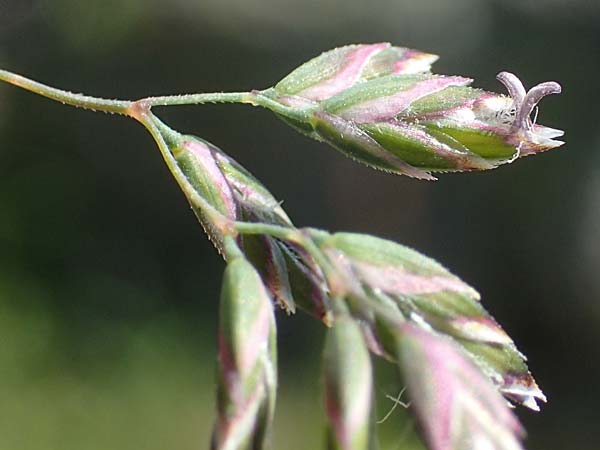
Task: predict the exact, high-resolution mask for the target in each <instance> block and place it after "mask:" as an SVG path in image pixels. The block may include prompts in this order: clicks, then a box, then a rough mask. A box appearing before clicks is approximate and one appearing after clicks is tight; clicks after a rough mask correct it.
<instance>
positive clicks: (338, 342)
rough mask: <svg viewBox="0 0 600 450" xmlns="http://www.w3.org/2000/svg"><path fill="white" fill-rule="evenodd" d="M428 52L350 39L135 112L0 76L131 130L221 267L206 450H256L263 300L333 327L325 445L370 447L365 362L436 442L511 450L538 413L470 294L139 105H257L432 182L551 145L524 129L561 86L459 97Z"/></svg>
mask: <svg viewBox="0 0 600 450" xmlns="http://www.w3.org/2000/svg"><path fill="white" fill-rule="evenodd" d="M436 59H437V57H436V56H433V55H430V54H426V53H421V52H419V51H415V50H410V49H406V48H400V47H393V46H391V45H389V44H372V45H351V46H346V47H341V48H338V49H334V50H331V51H329V52H326V53H324V54H322V55H321V56H319V57H317V58H315V59H313V60H311V61H309V62H307V63H306V64H304V65H302V66H300V67H299V68H297V69H296V70H294V71H293V72H292V73H291V74H289V75H288V76H287V77H285V78H284V79H283V80H282V81H281V82H279V83H278V84H277V85H276V86H274V87H273V88H269V89H266V90H263V91H253V92H252V93H246V94H243V95H239V96H236V94H231V97H226V96H227V94H222V95H221V94H215V95H214V96H212V97H211V96H210V94H206V95H204V96H203V94H198V95H196V96H194V95H190V96H183V97H178V98H175V97H165V98H163V99H158V98H149V99H144V100H140V101H138V102H125V101H109V100H102V99H94V98H92V97H86V96H81V95H77V94H69V93H64V91H59V90H56V89H54V88H49V87H46V86H43V85H40V84H39V83H36V82H32V81H31V80H27V79H25V78H23V77H20V76H17V75H14V74H10V73H8V72H5V71H0V75H1V78H2V79H3V80H4V81H8V82H11V83H13V84H16V85H19V86H21V87H24V88H26V89H29V90H32V91H34V92H38V93H41V94H42V95H45V96H47V97H50V98H53V99H55V100H56V99H58V100H61V101H67V102H70V103H71V104H73V105H76V106H83V107H87V108H98V109H101V110H104V111H108V112H117V113H120V114H124V115H129V116H131V117H134V118H136V119H137V120H139V121H140V122H141V123H142V124H144V126H146V128H147V129H148V130H149V131H150V132H151V134H152V135H153V137H154V139H155V140H156V142H157V143H158V145H159V148H160V150H161V152H162V154H163V157H164V158H165V161H166V162H167V165H168V167H169V169H170V171H171V172H172V174H173V175H174V176H175V178H176V180H177V182H178V183H179V185H180V187H181V188H182V190H183V192H184V193H185V195H186V196H187V198H188V200H189V201H190V204H191V206H192V209H193V210H194V212H195V213H196V215H197V216H198V219H199V220H200V222H201V223H202V225H203V227H204V229H205V231H206V233H207V234H208V236H209V238H210V239H211V241H212V242H213V243H214V244H215V246H216V247H217V249H218V250H219V251H220V253H221V254H222V255H223V256H224V258H225V259H226V261H227V267H226V269H225V274H224V277H223V287H222V292H221V300H220V302H221V303H220V319H219V323H220V325H219V339H218V342H219V344H218V345H219V350H218V354H219V361H218V369H219V370H218V411H217V419H216V423H215V427H214V432H213V436H212V444H211V445H212V448H213V450H261V449H265V448H267V447H268V446H269V436H270V434H271V427H272V421H273V414H274V409H275V398H276V390H277V362H276V325H275V319H274V306H275V305H278V306H279V307H281V308H282V309H283V310H285V311H286V312H287V313H290V314H291V313H294V312H296V310H297V309H300V310H303V311H305V312H307V313H309V314H310V315H312V316H314V317H315V318H317V319H318V320H320V321H322V322H323V323H324V324H325V325H326V326H327V327H328V331H327V337H326V342H325V349H324V357H323V358H324V361H323V372H324V404H325V409H326V413H327V420H328V424H327V445H328V448H330V449H338V450H367V449H369V450H370V449H375V448H376V446H377V436H376V426H375V424H374V423H373V416H374V414H373V379H374V376H373V370H372V363H371V355H374V356H376V357H382V358H385V359H386V360H388V361H390V362H391V363H392V364H395V365H396V366H397V367H398V370H399V382H400V383H402V384H404V385H405V386H406V388H407V392H408V395H409V397H410V400H411V406H410V409H411V411H413V412H414V414H415V416H416V418H417V421H418V423H419V428H420V431H421V433H422V436H423V439H424V441H425V443H426V444H427V446H428V447H429V448H430V449H431V450H520V449H522V446H521V439H522V437H523V434H524V431H523V429H522V427H521V425H520V424H519V422H518V420H517V419H516V417H515V416H514V414H513V412H512V411H511V409H510V408H511V406H512V405H513V404H521V405H524V406H526V407H528V408H530V409H533V410H538V409H539V408H538V404H537V402H538V401H545V397H544V395H543V393H542V392H541V391H540V389H539V388H538V386H537V385H536V383H535V381H534V379H533V377H532V376H531V374H530V373H529V371H528V368H527V366H526V364H525V360H526V358H525V356H524V355H523V354H521V353H520V352H519V351H518V350H517V348H516V346H515V344H514V343H513V341H512V340H511V338H510V337H509V336H508V335H507V334H506V333H505V332H504V331H503V330H502V328H501V327H500V326H499V325H498V324H497V323H496V321H495V320H494V319H493V318H492V317H491V316H490V315H489V314H488V313H487V312H486V310H485V309H484V308H483V307H482V306H481V304H480V302H479V294H478V293H477V292H476V291H475V290H474V289H473V288H471V287H470V286H468V285H467V284H465V283H464V282H463V281H462V280H460V279H459V278H458V277H456V276H455V275H453V274H451V273H450V272H448V271H447V270H446V269H445V268H444V267H442V266H441V265H440V264H438V263H437V262H435V261H433V260H432V259H430V258H427V257H425V256H423V255H421V254H419V253H418V252H416V251H414V250H412V249H409V248H406V247H404V246H402V245H399V244H396V243H394V242H390V241H387V240H383V239H379V238H376V237H372V236H369V235H363V234H353V233H335V234H330V233H328V232H325V231H322V230H316V229H311V228H304V229H302V228H296V227H295V226H294V225H293V223H292V221H291V220H290V219H289V217H288V216H287V214H286V213H285V211H284V210H283V209H282V208H281V206H280V203H279V202H278V201H277V200H276V199H275V198H274V197H273V196H272V195H271V194H270V193H269V191H268V190H267V189H266V188H265V187H264V186H263V185H262V184H261V183H260V182H259V181H258V180H257V179H256V178H254V177H253V176H252V175H251V174H250V173H249V172H248V171H246V170H245V169H244V168H243V167H241V166H240V165H239V164H238V163H236V162H235V161H234V160H232V159H231V158H230V157H229V156H227V155H226V154H225V153H223V152H222V151H221V150H219V149H218V148H216V147H215V146H214V145H212V144H210V143H208V142H206V141H204V140H202V139H199V138H196V137H193V136H187V135H182V134H179V133H178V132H176V131H174V130H172V129H171V128H169V127H168V126H167V125H165V124H164V123H163V122H161V121H160V120H159V119H158V118H157V117H156V116H155V115H154V114H153V113H152V112H151V111H150V108H151V107H152V106H154V105H157V104H165V105H166V104H182V103H183V102H185V101H188V100H190V102H191V101H195V102H196V103H198V102H200V100H198V101H196V100H197V99H198V98H200V97H201V98H204V99H207V101H220V100H219V99H226V98H232V99H236V100H231V101H239V102H243V103H252V104H255V105H259V106H263V107H266V108H269V109H271V110H272V111H273V112H275V113H276V114H277V115H278V116H280V117H281V118H282V119H283V120H284V121H285V122H287V123H288V124H290V125H292V126H293V127H294V128H296V129H297V130H299V131H300V132H302V133H304V134H306V135H308V136H310V137H312V138H314V139H317V140H319V141H323V142H326V143H328V144H330V145H331V146H333V147H335V148H336V149H338V150H340V151H341V152H343V153H344V154H346V155H348V156H350V157H352V158H353V159H355V160H358V161H360V162H362V163H365V164H367V165H369V166H372V167H374V168H377V169H381V170H385V171H388V172H392V173H398V174H404V175H408V176H411V177H414V178H420V179H429V180H431V179H434V178H433V176H432V173H434V172H457V171H461V172H462V171H472V170H485V169H491V168H494V167H497V166H499V165H501V164H505V163H510V162H512V161H514V160H515V159H517V158H519V157H521V156H526V155H530V154H534V153H539V152H542V151H545V150H548V149H551V148H555V147H558V146H560V145H561V144H562V142H560V141H557V140H554V138H556V137H559V136H560V135H562V132H561V131H559V130H555V129H552V128H547V127H544V126H541V125H538V124H536V123H535V120H532V119H531V115H532V112H533V111H534V109H535V108H536V105H537V103H538V102H539V101H540V99H541V98H542V97H544V96H546V95H548V94H554V93H559V92H560V86H559V85H558V84H557V83H554V82H547V83H542V84H539V85H537V86H535V87H533V88H532V89H531V90H529V91H526V90H525V88H524V87H523V85H522V84H521V82H520V81H519V80H518V79H517V78H516V77H515V76H514V75H512V74H510V73H507V72H502V73H500V74H499V75H498V79H499V81H501V82H502V83H503V84H504V86H505V87H506V89H507V91H508V94H509V95H500V94H495V93H491V92H486V91H483V90H480V89H476V88H472V87H470V83H471V81H472V80H470V79H467V78H463V77H458V76H442V75H434V74H432V73H431V72H430V65H431V63H432V62H434V61H435V60H436ZM219 95H221V96H219ZM207 96H208V97H207ZM209 98H210V99H214V100H208V99H209ZM165 99H166V100H165ZM71 100H72V101H71ZM167 100H168V102H167ZM224 101H229V100H224ZM169 102H171V103H169ZM102 108H103V109H102Z"/></svg>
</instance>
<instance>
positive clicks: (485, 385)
mask: <svg viewBox="0 0 600 450" xmlns="http://www.w3.org/2000/svg"><path fill="white" fill-rule="evenodd" d="M398 353H399V355H398V357H399V362H400V366H401V369H402V372H403V373H404V379H405V380H406V384H407V388H408V394H409V397H410V399H411V407H413V408H414V409H415V413H416V415H417V418H418V420H419V423H420V425H421V429H422V433H423V437H424V439H425V442H426V443H427V446H428V447H429V449H430V450H522V448H523V447H522V446H521V444H520V438H521V437H522V436H523V434H524V430H523V428H522V427H521V425H520V423H519V421H518V420H517V418H516V417H515V415H514V414H513V412H512V411H511V410H510V409H509V408H508V405H507V404H506V401H504V399H503V398H502V396H501V395H500V394H499V393H498V392H497V391H496V390H495V389H494V388H493V386H492V385H491V384H490V383H489V382H488V380H487V378H486V377H485V376H484V375H483V374H482V373H481V371H480V370H479V369H478V368H477V367H476V366H475V365H474V364H473V363H472V361H470V360H469V359H468V358H467V357H466V356H464V355H463V354H462V352H461V350H460V349H459V347H457V346H456V345H455V344H454V343H453V342H452V341H450V340H449V339H447V338H445V337H443V336H438V335H435V334H432V333H430V332H427V331H425V330H423V329H420V328H418V327H416V326H413V325H409V324H407V325H404V326H403V327H402V329H401V332H400V334H399V337H398Z"/></svg>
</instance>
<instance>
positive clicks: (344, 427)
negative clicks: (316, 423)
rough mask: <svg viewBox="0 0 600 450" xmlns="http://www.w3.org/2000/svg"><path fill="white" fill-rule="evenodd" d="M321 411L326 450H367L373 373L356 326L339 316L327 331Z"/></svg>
mask: <svg viewBox="0 0 600 450" xmlns="http://www.w3.org/2000/svg"><path fill="white" fill-rule="evenodd" d="M323 359H324V363H323V364H324V382H325V410H326V413H327V425H328V426H327V441H328V446H327V448H328V449H329V450H368V448H369V442H370V437H369V432H370V421H371V408H372V395H373V374H372V368H371V360H370V357H369V351H368V350H367V346H366V344H365V341H364V338H363V335H362V332H361V329H360V327H359V325H358V324H357V323H356V322H355V320H354V319H352V318H351V317H350V316H341V317H339V318H338V319H336V321H335V323H334V324H333V326H332V327H331V328H330V329H329V330H328V331H327V338H326V342H325V350H324V357H323Z"/></svg>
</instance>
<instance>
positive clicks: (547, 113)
mask: <svg viewBox="0 0 600 450" xmlns="http://www.w3.org/2000/svg"><path fill="white" fill-rule="evenodd" d="M599 24H600V2H598V1H597V0H589V1H586V0H538V1H533V0H531V1H527V0H495V1H494V0H488V1H482V0H452V1H444V0H415V1H409V0H371V1H359V0H343V1H342V0H339V1H335V0H308V1H299V0H279V1H278V0H264V1H255V0H171V1H162V2H161V1H158V0H121V1H115V0H86V1H82V0H0V66H1V67H3V68H6V69H9V70H13V71H16V72H19V73H22V74H24V75H27V76H30V77H33V78H35V79H38V80H41V81H44V82H47V83H49V84H51V85H55V86H58V87H64V88H67V89H70V90H73V91H76V92H86V93H90V94H93V95H99V96H106V97H111V98H114V97H122V98H139V97H143V96H147V95H151V94H153V95H158V94H169V93H180V92H181V93H183V92H201V91H217V90H248V89H253V88H263V87H267V86H269V85H272V84H273V83H275V82H276V81H277V80H278V79H279V78H281V77H283V76H284V75H285V74H286V73H288V72H289V71H290V70H291V69H292V68H294V67H295V66H297V65H299V64H300V63H302V62H304V61H305V60H307V59H309V58H310V57H312V56H315V55H316V54H318V53H320V52H321V51H323V50H326V49H330V48H333V47H335V46H338V45H343V44H346V43H358V42H377V41H390V42H392V43H394V44H396V45H402V46H408V47H414V48H418V49H421V50H424V51H428V52H431V53H436V54H439V55H441V60H440V61H439V62H438V63H437V64H436V65H435V69H436V72H439V73H448V74H461V75H465V76H470V77H472V78H475V80H476V83H475V84H476V85H478V86H480V87H483V88H486V89H491V90H498V91H503V89H502V87H501V86H500V85H499V83H497V82H496V81H495V74H496V73H498V72H499V71H501V70H510V71H512V72H514V73H516V74H518V75H519V76H520V77H521V78H522V79H523V80H524V81H525V83H526V85H529V86H530V85H532V84H535V83H537V82H540V81H546V80H549V79H552V80H557V81H559V82H561V84H562V85H563V89H564V93H563V94H562V95H561V96H559V97H552V98H549V99H545V100H544V101H542V104H541V108H540V115H539V122H540V123H543V124H544V125H548V126H552V127H555V128H561V129H564V130H565V131H566V136H565V140H566V141H567V144H566V145H565V146H564V147H563V148H561V149H558V150H555V151H552V152H549V153H547V154H544V155H541V156H538V157H535V158H528V159H525V160H519V161H518V162H517V163H515V164H513V165H511V166H503V167H501V168H500V169H498V170H496V171H491V172H488V173H478V174H457V175H446V176H442V177H441V179H440V181H438V182H437V183H426V182H418V181H414V180H410V179H407V178H401V177H394V176H390V175H385V174H382V173H378V172H374V171H372V170H369V169H367V168H365V167H363V166H360V165H357V164H355V163H353V162H351V161H350V160H348V159H346V158H344V157H343V156H341V155H340V154H338V153H336V152H334V151H332V150H331V149H329V148H327V147H325V146H323V145H320V144H318V143H316V142H313V141H310V140H307V139H306V138H304V137H302V136H300V135H298V134H296V133H294V132H293V131H292V130H290V129H288V128H287V127H286V126H285V125H284V124H282V123H281V122H280V121H278V120H277V119H276V118H275V117H273V116H272V115H271V114H269V113H268V112H265V111H258V110H252V109H251V108H249V107H246V106H235V105H218V106H213V105H207V106H200V107H178V108H172V109H168V110H163V111H162V116H163V118H164V119H165V120H166V121H167V122H168V123H169V124H171V125H172V126H174V127H175V128H177V129H180V130H182V131H185V132H190V133H194V134H197V135H200V136H202V137H204V138H206V139H208V140H210V141H212V142H214V143H215V144H217V145H219V146H220V147H222V148H223V149H224V150H225V151H227V152H228V153H230V154H231V155H233V156H234V157H235V158H236V159H238V160H239V161H240V162H241V163H242V164H243V165H245V166H246V167H247V168H248V169H249V170H251V171H252V172H254V173H255V174H256V175H257V176H258V177H259V178H260V179H261V180H262V181H263V182H264V183H265V184H266V185H267V186H269V187H270V188H271V190H272V192H274V193H275V195H276V196H277V197H278V198H280V199H283V200H285V208H286V210H287V211H288V213H289V214H290V215H291V216H292V218H293V219H294V220H295V222H296V223H297V224H298V225H311V226H317V227H322V228H326V229H330V230H341V229H343V230H351V231H360V232H369V233H373V234H377V235H380V236H383V237H387V238H391V239H394V240H397V241H399V242H401V243H404V244H407V245H410V246H413V247H416V248H417V249H419V250H421V251H422V252H424V253H426V254H428V255H430V256H432V257H434V258H436V259H438V260H439V261H441V262H443V263H444V264H445V265H447V266H448V267H450V269H451V270H452V271H453V272H455V273H456V274H458V275H460V276H461V277H462V278H463V279H465V280H466V281H468V282H469V283H470V284H472V285H474V286H476V287H477V288H478V289H479V291H480V292H481V293H482V295H483V301H484V304H485V305H486V306H487V308H488V309H489V310H490V312H492V314H494V315H495V316H496V317H497V319H498V320H499V321H500V323H502V324H503V325H504V327H505V328H506V330H507V331H508V332H509V334H511V335H512V336H513V338H514V339H515V340H516V342H517V343H518V345H519V347H520V348H521V349H522V350H523V351H524V352H525V353H526V354H527V355H528V356H529V358H530V366H531V369H532V370H533V371H534V373H535V375H536V378H537V379H538V382H539V383H540V385H541V387H542V388H543V389H544V391H545V393H546V394H547V395H548V397H549V404H548V405H546V406H545V407H544V408H543V411H542V413H540V414H535V413H532V412H529V411H525V410H519V411H518V413H519V416H520V417H521V418H522V420H523V422H524V423H525V425H526V427H527V428H528V430H529V437H528V441H527V447H528V448H530V449H540V450H541V449H543V450H554V449H561V450H562V449H565V448H569V449H581V450H587V449H590V450H597V449H598V448H600V428H599V427H598V420H599V419H600V414H599V413H598V412H597V408H598V404H599V401H598V400H600V387H599V385H598V381H597V380H598V378H599V377H600V364H599V362H598V356H599V355H598V346H599V344H600V302H599V300H600V276H599V270H598V269H599V268H600V127H599V125H600V120H599V119H600V113H599V112H598V111H599V107H598V105H599V103H600V88H599V87H598V85H594V82H597V80H598V73H599V71H600V26H599ZM222 269H223V263H222V261H221V260H220V258H219V257H218V256H217V254H216V252H215V251H214V250H213V249H212V247H211V245H210V244H209V243H208V241H207V240H206V238H205V237H204V235H203V233H202V230H201V229H200V227H199V226H198V224H197V223H196V220H195V218H194V216H193V214H192V213H191V211H190V210H189V207H188V206H187V204H186V201H185V199H184V197H183V195H182V194H181V193H180V192H179V191H178V188H177V186H176V185H175V183H174V181H173V180H172V179H171V176H170V175H169V173H168V172H167V170H166V168H165V167H164V165H163V163H162V161H161V158H160V156H159V154H158V152H157V151H156V149H155V147H154V144H153V143H152V140H151V138H150V137H149V135H147V133H146V132H145V131H144V130H143V129H142V127H140V126H138V125H136V124H135V123H133V121H130V120H125V119H123V118H118V117H112V116H108V115H100V114H96V115H94V114H91V113H89V112H84V111H80V110H75V109H73V108H66V107H63V106H61V105H59V104H57V103H53V102H50V101H47V100H44V99H42V98H39V97H36V96H34V95H31V94H29V93H26V92H24V91H20V90H18V89H16V88H13V87H10V86H5V85H2V86H0V449H1V450H5V449H6V450H17V449H18V450H29V449H31V450H46V449H47V450H71V449H73V450H108V449H110V450H121V449H123V450H130V449H134V448H135V449H138V450H154V449H156V450H159V449H161V450H162V449H177V450H193V449H200V448H206V447H207V441H208V437H209V434H210V428H211V425H212V419H213V415H212V407H213V402H214V400H213V397H214V392H213V391H214V366H215V347H216V336H215V334H216V333H215V329H216V320H217V319H216V307H217V298H218V291H219V285H220V278H221V272H222ZM278 319H279V345H280V361H281V366H280V377H281V391H280V397H279V400H280V401H279V405H278V415H277V430H276V436H275V445H274V449H280V448H285V449H286V450H295V449H298V450H303V449H314V448H319V447H320V444H321V442H322V440H323V433H322V431H323V429H322V425H321V418H322V412H321V400H320V398H319V389H320V376H319V355H320V346H321V344H322V332H323V330H322V328H321V327H320V326H319V325H318V324H316V323H314V322H313V321H311V320H310V319H307V318H306V317H303V316H302V315H301V314H300V315H297V316H296V317H285V316H283V315H281V316H279V317H278ZM380 369H381V371H380V375H379V382H378V386H377V396H378V400H379V408H380V416H383V415H384V414H385V412H386V411H387V410H388V409H389V408H390V407H391V402H390V401H389V400H386V399H385V395H386V394H390V395H396V394H397V391H398V386H397V385H396V384H395V383H394V378H393V371H390V368H389V367H386V366H385V365H381V367H380ZM399 409H400V408H399ZM381 427H382V434H383V435H384V442H385V448H386V449H398V450H400V449H408V448H413V446H412V441H413V439H412V437H411V436H412V429H413V424H412V423H411V422H410V421H407V419H406V414H405V412H404V411H399V410H397V411H396V412H394V414H392V415H391V417H390V419H388V421H386V422H385V423H384V424H383V425H382V426H381Z"/></svg>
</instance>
